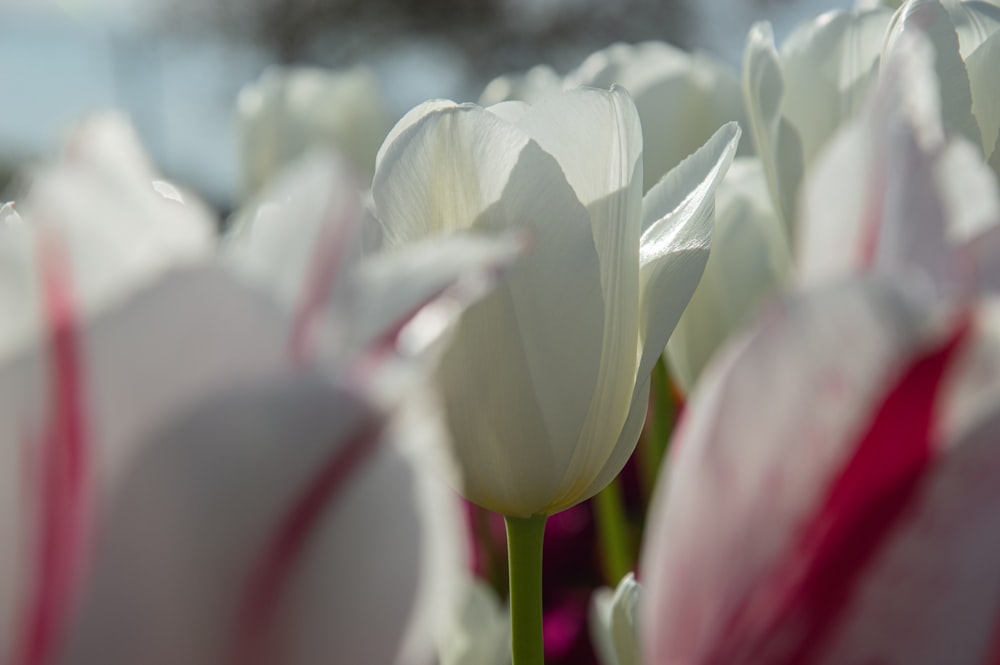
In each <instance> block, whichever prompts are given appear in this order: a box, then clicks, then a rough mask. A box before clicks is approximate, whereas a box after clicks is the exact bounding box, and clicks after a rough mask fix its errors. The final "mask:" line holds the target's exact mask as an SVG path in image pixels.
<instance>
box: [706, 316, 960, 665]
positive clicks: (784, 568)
mask: <svg viewBox="0 0 1000 665" xmlns="http://www.w3.org/2000/svg"><path fill="white" fill-rule="evenodd" d="M968 331H969V323H968V322H965V323H963V324H962V325H961V326H960V327H959V328H958V330H957V331H956V332H955V334H954V335H952V337H951V338H950V339H948V340H947V341H946V342H945V343H944V344H943V345H941V346H940V347H939V348H936V349H934V350H933V351H931V352H929V353H927V354H926V355H924V356H922V357H920V358H918V359H917V360H916V361H915V362H913V363H912V364H911V365H910V366H909V367H908V368H907V370H906V371H905V372H904V373H903V375H902V377H901V378H900V379H899V381H898V382H897V383H896V384H895V386H894V387H893V388H892V390H891V391H889V393H888V394H887V395H886V396H885V398H884V400H883V401H882V403H881V405H880V406H879V408H878V410H877V412H876V413H875V416H874V418H873V420H872V422H871V424H870V425H869V427H868V429H867V431H866V432H865V433H864V435H863V436H862V437H861V438H860V439H859V441H858V444H857V447H856V448H855V450H854V453H853V455H852V456H851V457H850V459H849V460H848V461H847V463H846V464H845V466H844V467H843V468H842V469H841V471H840V472H839V473H838V474H837V475H836V477H835V478H834V479H833V481H832V483H831V485H830V487H829V490H828V493H827V495H826V497H825V499H823V500H822V502H821V503H820V505H819V508H818V510H817V511H816V513H815V514H814V515H813V516H812V517H811V518H809V519H808V520H807V521H806V523H805V525H804V526H803V528H802V530H801V532H800V535H799V536H798V538H797V542H795V543H794V544H793V545H792V547H791V548H790V550H789V551H788V552H786V554H785V555H784V557H783V558H782V559H781V560H780V561H779V562H778V564H777V565H776V567H775V568H774V570H773V572H772V573H771V575H770V576H769V578H768V579H765V580H763V581H762V582H761V584H759V585H758V586H757V587H756V588H755V589H754V590H752V591H751V592H750V593H749V594H748V596H747V597H746V598H745V599H744V600H743V602H742V603H741V605H740V607H739V608H738V609H737V611H736V612H735V613H734V615H733V617H732V619H731V621H730V625H729V627H728V630H726V631H725V636H726V638H725V640H724V641H723V642H722V643H720V645H719V646H718V648H717V649H716V650H715V651H714V652H713V653H712V654H711V657H710V658H708V659H707V662H709V663H713V664H715V665H723V664H725V665H732V664H735V663H753V665H808V664H809V663H815V662H818V660H819V658H820V657H821V656H822V654H823V650H824V646H825V645H826V642H827V640H828V639H829V637H830V633H831V631H832V629H833V628H834V627H835V626H836V625H837V624H838V621H839V620H840V619H841V618H842V616H843V613H844V612H845V611H846V609H847V606H848V601H849V600H850V598H851V595H852V593H853V591H854V590H855V588H856V587H857V585H858V583H859V582H860V581H861V579H862V578H863V577H864V574H865V572H866V570H867V568H868V566H869V565H870V564H871V563H872V561H873V559H874V558H875V557H876V556H877V554H878V552H879V550H880V548H881V547H882V546H883V545H884V544H885V543H886V541H888V540H889V539H890V538H891V537H892V534H893V532H894V529H895V527H897V525H898V524H899V522H900V520H901V519H903V518H904V516H905V514H906V511H907V508H908V507H909V506H910V505H911V502H912V500H913V499H914V498H915V496H916V495H917V494H918V492H919V489H920V487H921V483H922V481H923V479H924V478H925V475H926V472H927V470H928V468H929V467H930V466H931V465H932V464H933V461H934V446H933V442H932V436H933V425H934V405H935V401H936V399H937V396H938V392H939V390H940V389H941V385H942V383H943V379H944V376H945V373H946V371H947V369H948V368H949V367H950V365H951V362H952V361H953V360H954V358H955V356H956V354H957V351H958V350H959V349H961V348H962V347H963V342H964V341H965V340H966V339H967V337H968ZM897 665H900V664H897Z"/></svg>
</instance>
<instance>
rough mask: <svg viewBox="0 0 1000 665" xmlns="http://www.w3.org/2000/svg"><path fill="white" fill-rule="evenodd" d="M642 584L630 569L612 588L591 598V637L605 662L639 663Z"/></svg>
mask: <svg viewBox="0 0 1000 665" xmlns="http://www.w3.org/2000/svg"><path fill="white" fill-rule="evenodd" d="M641 596H642V587H640V586H639V583H638V582H636V581H635V576H634V575H632V573H629V574H628V575H626V576H625V577H624V578H622V581H621V582H619V583H618V586H617V587H616V588H615V589H614V590H612V589H608V588H606V587H602V588H600V589H598V590H596V591H595V592H594V595H593V597H591V600H590V639H591V641H592V642H593V643H594V647H595V649H594V650H595V651H596V653H597V657H598V659H599V660H600V662H601V664H602V665H639V663H640V660H639V654H640V646H639V630H638V625H639V612H640V609H639V606H640V602H641V600H642V598H641Z"/></svg>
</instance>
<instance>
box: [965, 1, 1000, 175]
mask: <svg viewBox="0 0 1000 665" xmlns="http://www.w3.org/2000/svg"><path fill="white" fill-rule="evenodd" d="M991 7H992V5H991ZM996 9H997V10H998V11H1000V8H996ZM998 60H1000V32H994V33H992V34H991V35H990V36H989V38H988V39H986V41H984V42H983V43H982V45H980V46H979V47H978V48H977V49H976V50H975V51H973V52H972V53H970V54H969V56H968V57H967V58H965V66H966V69H967V70H968V73H969V83H970V85H971V86H972V113H973V115H975V116H976V122H977V123H978V124H979V132H980V134H981V135H982V142H983V148H984V149H985V151H986V157H987V158H991V157H992V156H993V155H994V154H995V147H996V145H997V142H998V141H1000V77H997V76H995V73H996V68H995V67H996V63H997V62H998Z"/></svg>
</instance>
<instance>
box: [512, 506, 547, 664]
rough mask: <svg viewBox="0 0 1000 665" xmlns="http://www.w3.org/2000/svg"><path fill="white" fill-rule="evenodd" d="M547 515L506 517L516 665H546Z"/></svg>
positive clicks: (513, 645)
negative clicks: (544, 557) (544, 582)
mask: <svg viewBox="0 0 1000 665" xmlns="http://www.w3.org/2000/svg"><path fill="white" fill-rule="evenodd" d="M546 519H547V518H546V516H545V515H535V516H532V517H528V518H521V517H504V520H505V521H506V523H507V560H508V565H509V566H510V636H511V654H512V655H513V657H514V660H513V665H544V663H545V651H544V644H543V640H542V541H543V539H544V536H545V520H546Z"/></svg>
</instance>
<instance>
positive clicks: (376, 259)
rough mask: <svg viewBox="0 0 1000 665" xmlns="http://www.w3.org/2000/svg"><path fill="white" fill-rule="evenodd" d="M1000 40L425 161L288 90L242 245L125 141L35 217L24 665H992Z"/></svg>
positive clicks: (336, 88)
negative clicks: (589, 580) (499, 526)
mask: <svg viewBox="0 0 1000 665" xmlns="http://www.w3.org/2000/svg"><path fill="white" fill-rule="evenodd" d="M998 28H1000V9H998V7H997V6H995V5H993V4H989V3H986V2H981V1H973V0H968V1H960V0H909V1H907V2H903V3H901V4H900V6H898V7H896V8H890V7H888V6H882V5H880V4H877V3H871V2H868V3H865V4H864V6H859V7H858V8H857V9H855V10H853V11H846V12H835V13H830V14H825V15H823V16H821V17H818V18H816V19H815V20H814V21H810V22H807V23H806V24H804V25H802V26H800V27H799V28H798V29H797V30H796V31H795V32H793V33H792V35H791V36H790V37H789V38H788V40H787V41H786V42H785V43H784V44H783V45H782V47H781V49H780V50H779V49H777V48H776V47H775V45H774V43H773V39H772V38H771V35H770V29H769V27H768V26H767V25H764V24H762V25H759V26H756V27H754V28H753V30H752V31H751V32H750V35H749V36H748V39H747V47H746V53H745V58H744V62H743V71H742V76H739V75H738V74H737V73H736V72H730V71H728V70H727V69H726V67H725V66H724V65H722V64H721V63H718V62H715V61H713V60H711V59H710V58H709V57H707V56H702V55H690V54H687V53H684V52H682V51H679V50H677V49H675V48H673V47H670V46H667V45H665V44H659V43H646V44H641V45H636V46H630V45H624V44H618V45H614V46H612V47H609V48H608V49H605V50H603V51H600V52H598V53H595V54H593V55H592V56H590V57H589V58H587V59H586V60H585V61H584V62H583V63H582V64H581V65H580V66H579V67H578V68H577V69H575V70H574V71H573V72H571V73H570V74H568V75H566V76H560V75H558V74H557V73H556V72H555V71H553V70H551V69H548V68H546V67H544V66H541V67H537V68H535V69H532V70H530V71H529V72H527V73H525V74H523V75H510V76H506V77H501V78H499V79H496V80H494V81H493V82H491V83H490V84H489V85H488V86H487V88H486V89H485V91H484V92H483V94H482V96H481V98H480V102H481V104H472V103H457V102H454V101H449V100H431V101H427V102H425V103H424V104H421V105H420V106H418V107H416V108H414V109H413V110H411V111H410V112H409V113H407V114H406V115H405V116H404V117H403V118H401V119H400V120H399V121H398V122H397V123H396V125H395V126H394V127H393V128H392V129H388V128H387V127H385V126H383V125H382V124H381V120H382V118H383V117H384V116H383V115H382V114H381V112H379V113H375V112H369V111H371V110H372V109H373V108H375V107H376V106H377V105H378V101H377V96H376V95H375V92H374V86H373V84H372V80H371V79H370V78H369V75H368V74H367V73H361V72H360V70H356V71H354V72H351V73H349V74H345V75H343V76H339V75H334V74H328V73H324V72H321V71H318V70H306V71H294V70H271V71H269V72H268V73H267V74H266V75H265V77H264V78H263V79H262V80H261V81H260V82H258V83H257V84H255V85H254V86H253V87H252V88H250V89H248V90H247V91H245V92H244V94H243V95H242V96H241V98H240V101H239V112H240V117H241V122H242V123H243V124H242V125H241V138H242V147H243V149H244V159H245V173H246V188H245V189H246V194H247V200H246V203H245V204H244V205H243V207H242V208H241V209H239V210H238V211H237V212H236V213H234V214H233V216H232V217H231V218H230V219H228V220H226V221H225V222H220V221H219V220H217V219H215V218H214V216H213V213H212V212H211V211H210V210H209V209H208V208H207V207H206V206H204V205H202V204H201V203H199V202H198V200H197V198H196V197H195V196H194V195H193V194H191V193H189V192H186V191H184V190H182V189H181V188H178V187H176V186H174V185H173V184H171V183H169V182H167V181H165V180H163V179H162V178H160V177H159V175H158V174H157V173H156V171H155V169H154V167H153V166H152V165H151V164H150V163H149V161H148V160H147V158H146V157H145V155H144V152H143V150H142V148H141V147H140V146H139V144H138V142H137V141H136V139H135V137H134V135H133V134H132V132H131V129H130V128H129V126H128V124H127V123H126V122H125V121H124V120H122V119H121V118H119V117H118V116H115V115H107V114H102V115H95V116H93V117H90V118H88V119H85V120H84V121H83V122H81V124H80V125H79V126H78V127H77V128H76V129H75V130H74V131H73V132H72V133H71V135H70V138H69V140H68V142H67V144H66V146H65V149H64V150H63V152H62V153H61V154H60V155H58V156H56V157H54V158H52V159H50V160H48V161H47V162H45V163H44V164H42V165H40V166H37V167H36V168H35V169H34V170H33V171H29V172H26V178H25V180H26V183H27V184H26V186H25V190H24V192H23V196H20V197H19V199H18V201H17V203H7V204H4V205H3V206H2V207H0V277H2V279H0V308H2V310H3V316H2V317H0V658H2V661H0V662H4V663H10V664H11V665H57V664H66V665H84V664H91V663H109V664H111V665H114V664H116V663H123V664H124V663H129V664H130V665H131V664H138V665H146V664H148V665H157V664H159V663H164V664H166V663H191V664H194V665H200V664H204V665H219V664H226V663H240V664H241V665H242V664H250V665H272V664H277V663H282V664H286V663H288V664H298V663H301V664H303V665H306V664H312V663H331V662H335V663H341V662H343V663H371V664H383V663H385V664H389V665H433V664H434V663H438V664H440V665H473V664H476V665H479V664H486V665H508V664H509V663H511V662H513V665H543V663H544V662H546V658H548V661H547V662H549V663H550V665H556V663H557V660H556V659H557V658H558V654H557V653H556V642H557V641H558V640H557V639H556V636H557V634H558V635H572V636H574V637H573V639H577V637H575V636H578V635H583V634H584V625H585V624H587V625H588V626H589V632H590V641H591V642H592V645H593V652H594V653H595V654H596V657H597V658H598V659H599V661H600V662H601V663H602V664H603V665H643V664H645V665H682V664H683V665H792V664H805V663H843V664H845V665H860V664H863V663H884V664H887V665H904V664H905V665H925V664H926V665H936V664H955V665H964V664H970V665H973V664H979V663H992V662H996V660H997V658H998V654H1000V650H998V648H997V640H996V637H995V633H996V625H997V621H998V608H1000V568H998V566H997V565H996V562H997V561H998V560H1000V517H997V515H1000V316H998V311H1000V310H998V303H997V302H996V296H997V292H998V290H1000V193H998V185H997V173H998V165H1000V155H998V153H1000V151H998V150H997V148H998V146H1000V88H997V85H998V84H997V77H996V76H995V75H994V74H995V71H994V65H995V64H1000V61H998V59H997V58H998V57H1000V54H997V56H995V55H994V51H996V44H998V43H1000V42H997V39H998V38H997V37H996V35H997V34H1000V31H998ZM343 95H347V96H348V97H349V98H350V99H351V101H352V102H353V105H352V104H347V103H341V102H338V98H340V97H342V96H343ZM327 111H329V113H328V114H326V115H324V114H325V113H326V112H327ZM741 137H742V139H743V140H742V142H741ZM383 138H384V140H383ZM377 142H381V143H380V147H379V146H378V145H375V143H377ZM306 146H312V147H314V148H315V147H320V146H322V147H325V148H330V147H331V146H332V147H333V148H335V149H339V150H340V152H336V151H334V152H325V151H323V150H313V151H306V152H305V154H301V153H302V152H303V149H304V148H305V147H306ZM359 174H360V175H359ZM368 176H371V179H370V181H369V180H368ZM219 228H222V229H223V232H222V233H221V234H220V233H219V232H218V231H217V229H219ZM689 303H690V304H689ZM668 340H669V341H668ZM664 357H665V358H666V359H667V362H666V363H665V362H664V361H663V360H662V358H664ZM668 365H669V368H670V369H669V376H668V370H667V369H666V366H668ZM678 406H682V410H681V416H680V418H679V420H678V422H677V426H676V428H671V425H670V423H668V420H669V416H670V415H671V413H672V412H673V411H674V410H675V409H676V408H677V407H678ZM671 429H673V431H672V432H671V431H670V430H671ZM668 442H669V447H668V445H667V444H668ZM634 453H635V454H634ZM630 460H631V461H630ZM623 470H624V472H623ZM619 477H620V478H621V479H620V480H619ZM636 478H638V481H636ZM595 497H596V499H595V501H594V502H590V501H589V500H590V499H592V498H595ZM463 499H464V501H465V502H466V503H465V504H464V505H463ZM490 513H495V514H496V515H497V516H499V517H498V519H500V520H502V521H503V523H504V525H505V527H506V552H504V551H502V550H503V546H502V545H501V546H497V542H498V538H497V537H496V534H494V533H493V531H494V529H493V523H492V522H491V519H490V516H489V515H490ZM468 515H472V516H473V517H472V519H468V517H467V516H468ZM550 518H551V524H552V526H553V528H552V529H550V533H549V536H550V537H555V539H556V540H558V541H559V542H555V543H554V542H552V541H551V540H550V542H549V546H548V547H547V548H546V547H545V546H544V542H545V530H546V524H547V523H549V520H550ZM573 538H582V539H584V540H585V541H586V540H587V539H589V540H591V541H593V540H594V539H595V538H596V540H597V541H598V542H597V543H594V542H589V543H587V542H584V543H583V544H582V545H580V544H579V543H580V542H581V541H579V540H572V539H573ZM640 538H641V541H642V542H641V554H639V555H638V556H636V555H634V554H632V552H633V551H634V550H635V549H638V548H637V547H636V545H638V544H639V541H640ZM500 539H501V540H502V536H500ZM567 543H571V544H567ZM470 545H471V547H470ZM581 548H583V549H581ZM543 550H544V551H546V552H547V553H556V554H557V555H558V556H561V557H564V558H563V559H557V560H556V561H555V565H557V566H559V567H561V568H562V569H563V570H564V571H566V570H574V571H575V570H576V568H574V567H573V565H571V564H579V565H580V566H582V567H585V568H586V567H590V568H595V569H596V568H597V563H600V565H601V566H602V567H603V570H604V572H605V579H606V581H607V582H608V583H609V584H610V585H612V586H617V588H616V589H614V590H612V589H611V588H605V589H600V590H598V591H596V592H595V593H593V596H592V600H591V601H590V606H589V614H588V607H586V603H587V601H588V595H589V589H588V590H586V592H584V593H583V594H582V595H581V594H579V593H577V596H579V597H582V599H583V600H582V604H581V603H580V602H578V603H577V604H576V605H573V604H572V603H569V602H567V601H566V600H565V599H566V597H570V595H572V594H570V595H567V596H562V595H559V596H558V599H556V596H557V594H559V593H560V591H561V590H560V589H558V588H555V587H554V586H553V585H552V583H551V580H552V579H553V575H552V570H553V568H552V566H553V564H552V562H551V561H550V562H549V564H548V566H546V567H543V558H542V554H543ZM470 551H471V553H472V554H473V557H471V558H473V559H475V562H470V556H469V554H470ZM567 559H573V561H567ZM485 560H488V562H489V566H490V567H491V568H492V570H491V573H490V575H489V578H490V579H488V580H477V579H475V578H474V576H473V573H472V568H473V567H474V563H475V565H478V566H479V567H480V569H482V567H483V566H482V565H481V564H482V561H485ZM498 569H506V572H504V570H499V575H496V573H497V570H498ZM630 569H631V570H633V571H634V572H633V573H629V574H624V573H625V572H626V571H628V570H630ZM590 572H591V573H593V577H594V578H595V579H596V578H597V577H598V576H599V575H600V572H599V571H597V570H592V571H590ZM498 578H499V579H498ZM563 591H564V590H563ZM498 594H500V595H501V596H503V598H499V597H498ZM574 597H576V596H574ZM556 606H558V607H559V608H560V609H559V611H560V613H558V616H557V612H555V611H554V610H553V608H554V607H556ZM567 607H568V608H569V609H568V610H567V609H566V608H567ZM588 616H589V622H588V620H587V618H588ZM567 617H568V618H567ZM559 621H562V622H563V624H565V623H566V622H573V623H574V624H575V625H574V626H572V628H575V630H563V631H562V632H561V633H559V632H558V631H557V628H558V623H559ZM563 641H564V642H568V641H570V640H569V638H567V639H566V640H563ZM559 646H560V648H562V647H565V653H567V654H569V653H571V654H575V655H573V656H566V658H573V659H574V660H572V662H574V663H582V662H585V661H583V660H582V658H583V657H582V656H580V655H579V654H580V651H578V650H577V651H573V650H572V649H571V648H570V647H572V646H574V645H566V644H560V645H559ZM558 662H559V663H562V662H566V661H564V660H561V659H560V660H559V661H558ZM595 662H596V661H595Z"/></svg>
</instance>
